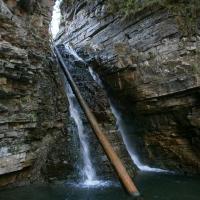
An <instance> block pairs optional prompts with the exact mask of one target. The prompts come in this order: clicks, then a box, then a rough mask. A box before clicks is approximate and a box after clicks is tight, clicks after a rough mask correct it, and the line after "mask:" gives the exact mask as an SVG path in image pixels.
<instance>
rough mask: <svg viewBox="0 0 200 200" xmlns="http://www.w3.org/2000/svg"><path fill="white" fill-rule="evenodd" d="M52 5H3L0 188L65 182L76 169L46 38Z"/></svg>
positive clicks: (63, 100) (12, 2) (65, 111)
mask: <svg viewBox="0 0 200 200" xmlns="http://www.w3.org/2000/svg"><path fill="white" fill-rule="evenodd" d="M26 4H27V5H26ZM53 4H54V3H53V2H52V1H26V2H25V1H15V0H7V1H2V0H1V1H0V186H5V185H8V184H11V183H20V182H22V181H23V182H27V183H28V182H32V181H44V180H47V181H49V180H54V179H57V178H59V179H64V178H66V177H67V176H69V174H70V172H71V171H72V168H73V166H72V165H73V164H72V163H73V162H72V160H73V158H72V157H70V155H71V154H70V151H71V150H70V149H72V147H70V146H68V145H67V144H69V143H67V141H68V140H69V139H70V136H69V135H68V133H67V123H68V117H67V115H68V103H67V98H66V96H65V94H64V87H63V84H62V83H61V82H60V80H59V77H58V71H59V70H58V66H57V64H56V63H55V62H54V61H53V59H52V57H51V48H50V36H49V33H48V32H49V23H50V20H51V11H52V7H53Z"/></svg>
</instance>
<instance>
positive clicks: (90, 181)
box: [66, 83, 98, 186]
mask: <svg viewBox="0 0 200 200" xmlns="http://www.w3.org/2000/svg"><path fill="white" fill-rule="evenodd" d="M66 90H67V91H66V93H67V97H68V100H69V109H70V115H71V117H72V118H73V119H74V122H75V124H76V127H77V133H78V136H79V140H80V144H81V154H82V158H83V168H82V170H81V173H82V178H83V184H85V185H88V186H89V185H95V184H97V182H98V181H97V178H96V172H95V169H94V167H93V165H92V162H91V157H90V150H89V144H88V141H87V134H86V133H85V130H84V126H83V121H82V119H81V116H80V112H79V108H78V104H77V102H76V97H75V95H74V93H73V92H72V89H71V87H70V85H69V84H68V83H67V84H66Z"/></svg>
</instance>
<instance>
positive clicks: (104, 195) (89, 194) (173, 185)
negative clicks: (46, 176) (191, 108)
mask: <svg viewBox="0 0 200 200" xmlns="http://www.w3.org/2000/svg"><path fill="white" fill-rule="evenodd" d="M135 182H136V184H137V186H138V188H139V189H140V191H141V193H142V194H143V195H144V197H145V198H144V199H145V200H199V199H200V198H199V197H200V186H199V185H200V178H186V177H182V176H175V175H170V174H168V175H167V174H158V173H156V174H154V173H141V174H139V175H138V176H137V177H136V178H135ZM25 199H27V200H129V199H131V198H130V197H129V196H128V195H127V194H126V193H125V192H124V190H123V188H122V187H121V186H120V184H118V183H115V182H109V181H108V182H106V181H105V182H100V183H99V185H96V186H86V185H81V184H75V183H66V184H60V185H48V186H39V185H38V186H26V187H19V188H14V189H9V190H4V191H0V200H25Z"/></svg>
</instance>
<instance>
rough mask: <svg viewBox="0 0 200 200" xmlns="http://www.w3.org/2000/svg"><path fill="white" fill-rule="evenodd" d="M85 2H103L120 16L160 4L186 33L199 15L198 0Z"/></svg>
mask: <svg viewBox="0 0 200 200" xmlns="http://www.w3.org/2000/svg"><path fill="white" fill-rule="evenodd" d="M78 2H84V1H82V0H63V3H64V4H65V5H68V6H70V5H71V6H72V5H76V3H78ZM85 2H88V3H90V4H97V3H104V4H106V5H107V9H108V10H107V11H108V12H109V13H111V14H114V15H115V14H120V15H122V16H132V15H135V14H136V13H138V12H140V11H143V10H144V9H145V8H148V7H149V8H151V7H152V8H153V7H155V6H162V7H165V8H167V9H168V10H170V11H171V12H172V13H173V14H174V15H175V16H177V17H176V18H177V22H178V24H179V26H180V29H181V30H182V31H183V32H185V33H186V34H188V33H193V32H195V30H196V28H197V24H198V23H197V19H198V18H199V17H200V0H85ZM68 6H67V7H68Z"/></svg>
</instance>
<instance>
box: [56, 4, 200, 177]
mask: <svg viewBox="0 0 200 200" xmlns="http://www.w3.org/2000/svg"><path fill="white" fill-rule="evenodd" d="M178 2H180V1H178ZM178 2H177V4H176V3H175V4H173V5H172V6H164V5H159V4H153V5H151V6H147V7H144V8H143V9H142V10H140V11H139V12H135V13H134V14H133V15H131V16H130V17H129V18H125V17H124V16H121V15H119V13H114V14H110V13H109V12H108V9H107V5H106V4H105V2H104V1H93V2H91V3H87V2H83V1H74V3H73V4H70V3H69V1H64V2H63V4H62V16H63V20H62V24H61V31H60V34H59V35H58V37H57V40H56V43H57V44H58V43H68V44H70V45H71V46H73V47H74V48H75V49H76V50H77V52H79V55H80V56H82V58H84V59H85V60H86V61H87V62H88V64H90V66H91V67H93V69H94V70H95V71H96V72H97V73H98V74H99V75H100V77H101V78H102V80H103V81H104V84H105V85H106V87H107V89H109V92H110V94H111V93H112V95H113V96H114V99H115V100H116V101H118V104H119V105H120V106H121V108H122V109H124V111H125V112H126V113H127V114H130V115H132V122H133V124H134V126H135V132H134V133H133V134H135V135H137V137H138V145H137V146H136V149H137V151H138V153H139V155H140V157H141V159H142V160H143V162H144V163H146V164H149V165H151V166H154V167H160V168H164V169H169V170H173V171H177V172H180V173H189V174H191V173H194V174H196V173H197V174H199V172H200V154H199V150H198V149H199V141H200V131H199V128H200V107H199V97H200V90H199V86H200V71H199V57H200V54H199V50H200V20H199V17H198V14H197V13H198V12H196V11H195V10H192V9H194V7H195V6H193V4H188V3H187V1H185V3H178ZM191 5H192V7H191ZM181 11H184V12H181ZM190 13H193V15H192V17H191V16H190Z"/></svg>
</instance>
